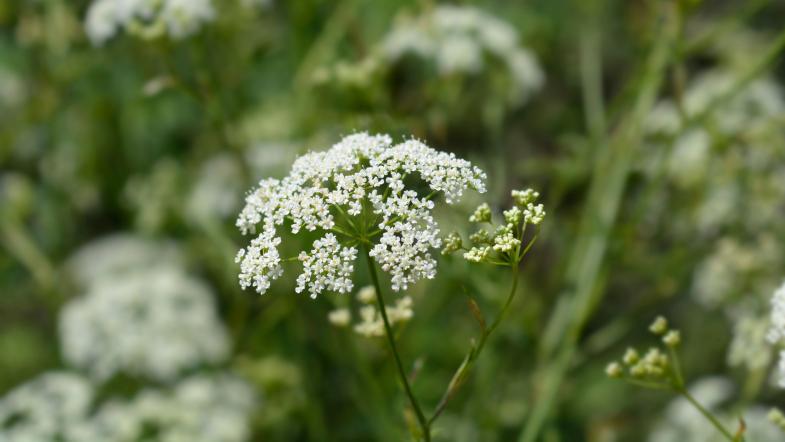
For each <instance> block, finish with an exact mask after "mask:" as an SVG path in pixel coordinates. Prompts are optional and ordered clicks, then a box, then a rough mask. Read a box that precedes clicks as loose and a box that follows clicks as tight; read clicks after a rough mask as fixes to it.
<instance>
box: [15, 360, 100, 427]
mask: <svg viewBox="0 0 785 442" xmlns="http://www.w3.org/2000/svg"><path fill="white" fill-rule="evenodd" d="M92 401H93V386H92V385H91V384H90V382H89V381H88V380H86V379H84V378H82V377H81V376H79V375H76V374H72V373H67V372H50V373H46V374H43V375H41V376H39V377H38V378H36V379H34V380H32V381H30V382H28V383H26V384H22V385H20V386H18V387H16V388H15V389H14V390H11V391H10V392H9V393H8V394H6V395H5V396H4V397H3V398H2V399H0V440H2V441H5V442H17V441H18V442H22V441H54V440H62V441H90V440H91V439H89V438H88V437H86V436H87V434H89V432H90V429H89V428H87V426H86V425H85V423H84V421H85V416H86V415H87V413H88V412H89V410H90V407H91V406H92ZM92 440H94V439H92Z"/></svg>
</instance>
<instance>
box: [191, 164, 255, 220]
mask: <svg viewBox="0 0 785 442" xmlns="http://www.w3.org/2000/svg"><path fill="white" fill-rule="evenodd" d="M241 176H242V173H241V168H240V165H239V164H238V163H237V161H236V160H235V159H234V158H233V157H232V156H231V155H229V154H226V153H223V154H219V155H216V156H214V157H212V158H209V159H208V160H207V161H205V162H204V164H203V165H202V167H201V168H200V170H199V173H198V174H197V176H196V178H195V180H194V183H195V184H194V186H193V188H192V190H191V192H190V194H189V195H188V199H187V200H186V204H185V206H186V207H185V211H186V213H187V215H188V217H189V218H192V219H194V220H196V221H208V222H209V221H213V220H225V219H227V218H229V217H230V216H234V214H235V213H237V210H238V208H239V205H240V202H241V200H240V195H239V193H240V192H241V190H242V187H243V184H242V179H241V178H240V177H241Z"/></svg>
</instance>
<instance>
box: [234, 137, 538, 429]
mask: <svg viewBox="0 0 785 442" xmlns="http://www.w3.org/2000/svg"><path fill="white" fill-rule="evenodd" d="M485 179H486V176H485V173H484V172H483V171H482V170H480V169H479V168H477V167H476V166H473V165H472V164H471V163H470V162H468V161H466V160H463V159H460V158H457V157H456V156H455V155H454V154H450V153H444V152H439V151H436V150H434V149H432V148H430V147H428V146H427V145H425V144H424V143H422V142H420V141H418V140H415V139H408V140H405V141H403V142H401V143H399V144H393V142H392V139H391V138H390V137H389V136H387V135H370V134H367V133H356V134H353V135H349V136H347V137H345V138H343V139H342V140H341V141H340V142H338V143H337V144H335V145H334V146H333V147H332V148H331V149H329V150H327V151H324V152H312V153H308V154H306V155H304V156H301V157H299V158H298V159H297V160H296V161H295V162H294V165H293V166H292V170H291V172H290V173H289V175H287V176H286V177H284V178H283V179H280V180H278V179H263V180H262V181H261V182H260V183H259V185H258V187H257V188H256V189H254V190H253V191H252V192H251V193H249V194H248V196H247V197H246V206H245V208H244V209H243V210H242V212H241V213H240V215H239V217H238V219H237V226H238V227H239V228H240V230H241V231H242V232H243V233H244V234H253V235H255V237H253V238H252V239H251V241H250V243H249V244H248V245H247V246H246V247H245V248H243V249H241V250H240V251H239V253H238V254H237V257H236V261H237V262H238V263H239V265H240V274H239V281H240V285H241V286H242V287H243V288H249V287H253V288H254V289H255V290H256V291H257V292H258V293H260V294H264V293H266V292H267V291H268V290H269V288H270V286H271V284H272V282H273V281H274V280H275V279H277V278H279V277H280V276H281V275H282V274H283V272H284V265H285V264H286V263H293V262H299V263H300V265H301V266H302V273H300V275H299V276H298V278H297V286H296V288H295V291H296V292H298V293H301V292H307V293H309V295H310V297H311V298H316V297H318V296H319V295H320V294H322V293H324V292H334V293H343V294H346V293H350V292H352V291H353V289H354V277H353V276H354V265H355V261H356V259H357V257H358V255H363V257H364V258H365V261H366V263H367V265H368V269H369V273H370V278H371V280H372V286H370V287H365V288H362V289H361V290H359V292H358V294H357V296H358V299H359V300H360V302H361V303H363V304H365V305H363V306H362V307H361V308H360V311H359V316H360V322H358V323H356V324H355V325H354V327H353V328H354V330H355V331H356V332H357V333H359V334H361V335H364V336H369V337H372V336H382V335H384V336H386V337H387V340H388V343H389V345H390V348H391V350H392V353H393V356H394V359H395V362H396V366H397V369H398V374H399V376H400V380H401V383H402V384H403V386H404V389H405V391H406V394H407V396H408V398H409V401H410V403H411V406H412V409H413V410H414V414H415V415H416V418H417V421H418V424H419V432H418V433H417V436H418V437H422V438H423V439H424V440H426V441H428V440H430V427H431V424H432V423H433V421H434V420H435V419H436V418H437V417H438V416H439V414H440V413H441V410H443V408H444V406H445V405H446V402H447V400H446V399H443V400H442V402H441V403H440V404H439V405H438V406H437V408H436V411H435V412H434V415H433V417H431V418H430V419H426V417H425V414H424V413H423V410H422V407H421V406H420V404H419V402H418V401H417V399H416V398H415V397H414V394H413V392H412V390H411V387H410V385H409V380H408V376H407V374H406V370H405V369H404V366H403V363H402V362H401V357H400V355H399V353H398V350H397V348H396V343H395V337H394V333H393V329H392V327H393V325H394V324H395V323H398V322H405V321H408V320H409V319H411V318H412V317H413V314H414V313H413V310H412V303H413V301H412V299H411V298H410V297H408V296H404V297H402V298H400V299H399V300H397V301H396V302H395V304H394V305H392V306H390V305H387V304H386V303H385V301H384V297H383V294H382V293H383V292H382V284H381V280H380V277H379V274H378V272H377V266H378V267H379V268H380V269H381V270H382V271H383V272H385V273H386V274H387V275H388V277H389V282H390V288H391V289H392V290H393V291H395V292H401V291H405V290H407V289H408V288H409V287H410V286H411V285H412V284H414V283H416V282H418V281H419V280H422V279H432V278H434V277H435V275H436V267H437V262H436V258H435V257H434V256H433V251H434V250H436V249H438V248H440V247H442V246H444V249H443V251H444V252H448V251H456V250H459V249H462V248H463V246H462V242H461V240H460V237H459V236H457V234H451V235H449V236H447V237H446V238H445V239H444V240H443V239H442V237H441V236H440V229H439V226H438V224H437V223H436V221H435V219H434V218H433V213H432V212H433V209H434V207H435V201H436V199H437V198H443V200H444V201H445V202H446V203H447V204H453V203H455V202H457V201H458V200H459V199H460V198H461V197H462V195H463V194H464V192H465V191H467V190H469V189H473V190H476V191H478V192H480V193H482V192H484V191H485ZM513 197H514V198H515V200H516V205H515V206H514V207H513V208H512V209H510V210H509V211H507V212H505V224H504V225H503V226H500V228H499V229H498V230H497V232H496V233H494V234H493V235H489V237H488V238H489V239H490V240H491V241H492V242H491V243H490V244H489V247H492V246H493V245H494V244H496V245H498V246H499V247H498V248H496V249H495V250H494V252H493V253H490V252H489V253H487V254H486V256H485V258H487V261H488V262H494V263H497V262H498V263H501V264H504V265H508V266H510V267H511V268H513V274H514V283H513V289H512V292H511V294H510V297H509V298H508V300H507V303H506V304H505V307H504V310H506V309H507V307H509V303H510V301H511V300H512V297H513V295H514V293H515V287H517V272H518V264H519V263H520V260H521V258H522V257H523V255H525V253H526V251H528V248H529V247H530V246H531V245H532V244H533V240H532V241H530V242H529V243H528V245H527V246H525V247H524V246H523V245H522V244H523V243H522V238H523V235H524V232H525V230H526V226H527V225H537V224H539V223H540V222H541V221H542V217H543V216H544V211H543V209H542V206H541V205H537V206H535V205H534V204H533V202H534V200H535V199H536V197H537V194H536V192H533V191H527V192H522V193H515V192H514V193H513ZM486 207H487V206H486ZM488 210H489V209H488ZM481 215H482V216H481V217H482V222H490V214H489V213H488V214H487V215H488V216H486V214H485V213H484V212H483V213H482V214H481ZM473 218H475V216H473ZM477 221H480V219H479V218H477ZM284 230H289V231H290V232H291V233H292V234H298V233H302V232H303V231H307V232H313V234H316V235H317V236H318V237H317V239H316V240H314V241H313V244H312V247H311V249H310V250H308V251H302V252H300V253H299V254H298V255H297V256H291V257H281V256H280V253H279V246H280V245H281V243H282V241H283V239H282V236H281V233H282V231H284ZM478 246H482V247H485V246H484V245H478ZM469 253H470V251H467V252H466V254H467V259H469V257H468V255H469ZM491 256H495V257H496V258H495V259H491ZM485 258H483V259H469V260H470V261H474V262H484V260H485ZM373 300H375V301H376V306H373V305H372V304H371V302H373ZM328 318H329V320H330V322H331V323H333V324H334V325H337V326H348V325H349V324H350V323H351V320H352V316H351V312H350V311H349V310H347V309H337V310H333V311H332V312H331V313H330V314H329V317H328ZM498 319H501V316H500V317H499V318H498ZM497 322H498V321H497ZM495 325H497V324H496V323H494V325H492V326H491V327H490V330H492V329H493V328H494V327H495ZM490 330H489V331H488V333H487V334H488V335H489V334H490ZM486 338H487V335H484V336H483V338H482V340H481V342H480V344H479V345H478V346H476V347H475V346H473V347H472V350H471V351H470V356H468V357H467V359H470V360H471V361H473V360H474V358H475V357H476V355H477V354H479V350H480V349H481V348H482V345H483V344H484V342H485V339H486ZM468 365H469V364H467V362H466V361H464V363H463V364H462V366H461V367H462V368H460V369H459V370H458V373H456V377H457V378H460V379H461V380H462V379H463V377H464V376H465V373H467V372H468V370H467V368H468ZM457 385H458V383H457V382H456V381H455V379H454V380H453V382H451V384H450V386H449V387H448V390H447V393H445V398H449V397H451V396H452V394H453V393H454V391H455V389H456V388H457Z"/></svg>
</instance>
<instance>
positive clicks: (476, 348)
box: [428, 240, 534, 425]
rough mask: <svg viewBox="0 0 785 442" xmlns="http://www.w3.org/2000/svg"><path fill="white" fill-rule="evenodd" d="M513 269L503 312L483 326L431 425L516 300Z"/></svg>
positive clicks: (515, 270)
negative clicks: (487, 325)
mask: <svg viewBox="0 0 785 442" xmlns="http://www.w3.org/2000/svg"><path fill="white" fill-rule="evenodd" d="M532 243H534V240H532V241H531V242H530V243H529V246H531V244H532ZM528 249H529V247H528V246H527V247H526V250H528ZM511 268H512V286H511V287H510V293H509V294H508V295H507V299H506V300H505V302H504V305H503V306H502V308H501V310H499V314H498V315H496V318H495V319H494V320H493V322H491V325H490V326H489V327H487V328H486V327H484V326H483V328H482V334H481V335H480V340H479V341H478V343H477V344H476V345H472V347H471V348H470V349H469V352H468V353H467V354H466V356H465V357H464V358H463V362H461V365H460V366H459V367H458V369H457V370H455V374H453V376H452V379H451V380H450V383H449V385H448V386H447V390H446V391H445V392H444V394H443V395H442V398H441V400H440V401H439V404H438V405H437V406H436V409H435V410H434V412H433V415H432V416H431V418H430V419H429V420H428V423H429V425H430V424H433V422H434V421H436V419H437V418H438V417H439V416H440V415H441V414H442V412H443V411H444V409H445V408H446V407H447V404H448V403H449V402H450V400H451V399H452V398H453V396H454V395H455V393H456V392H457V391H458V389H459V388H460V387H461V385H462V384H463V381H464V379H466V376H467V375H468V374H469V370H471V368H472V366H473V365H474V362H475V361H476V360H477V358H478V357H479V356H480V353H481V352H482V349H483V348H484V347H485V343H486V342H487V340H488V337H489V336H490V335H491V334H492V333H493V331H494V330H496V328H497V327H498V326H499V324H500V323H501V321H502V319H504V316H505V314H506V313H507V310H508V309H509V308H510V304H512V300H513V299H514V298H515V293H516V292H517V290H518V281H519V279H520V278H519V269H518V263H514V264H511Z"/></svg>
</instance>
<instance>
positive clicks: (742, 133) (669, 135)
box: [643, 68, 785, 370]
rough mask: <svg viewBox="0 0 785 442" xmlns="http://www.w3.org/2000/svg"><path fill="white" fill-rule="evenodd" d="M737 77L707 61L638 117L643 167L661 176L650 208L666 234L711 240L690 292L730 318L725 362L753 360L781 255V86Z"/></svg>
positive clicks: (762, 356) (784, 107)
mask: <svg viewBox="0 0 785 442" xmlns="http://www.w3.org/2000/svg"><path fill="white" fill-rule="evenodd" d="M740 80H741V78H740V77H739V75H737V74H736V73H735V72H734V71H732V70H730V69H728V68H716V69H714V70H711V71H708V72H706V73H704V74H702V75H700V76H698V77H697V78H696V79H695V80H694V81H693V82H691V83H690V84H689V85H688V87H687V88H686V89H685V91H684V93H683V96H682V99H681V100H675V99H674V100H664V101H662V102H660V103H659V104H658V105H657V106H656V107H655V109H654V110H653V112H652V113H651V114H650V116H649V119H648V121H647V123H646V131H647V138H646V145H645V147H646V151H645V152H644V155H645V157H644V164H645V166H643V167H644V172H645V173H646V174H648V175H649V176H650V177H651V178H652V179H654V180H657V179H660V178H665V180H666V183H667V187H666V188H665V189H666V190H665V191H659V192H658V194H659V195H660V198H661V201H660V202H659V203H658V204H659V206H660V207H661V208H663V209H664V208H665V207H667V210H659V211H658V210H653V211H651V213H652V214H656V215H657V216H659V217H660V218H661V220H662V223H663V225H665V226H666V228H667V230H668V232H669V234H671V235H673V237H674V240H675V241H682V240H687V239H694V238H695V237H696V235H697V236H698V237H700V238H701V239H703V241H702V242H699V243H696V247H698V248H700V247H701V245H702V244H712V245H713V246H712V247H711V248H710V249H708V250H707V251H706V252H705V254H704V258H703V260H702V261H698V263H697V265H696V267H695V271H694V274H693V283H692V294H693V295H694V296H695V297H696V299H697V300H698V301H699V302H701V303H702V304H704V305H706V306H707V307H710V308H722V309H723V310H724V312H725V313H726V314H727V316H728V317H729V319H730V320H731V321H733V323H734V336H733V341H732V342H731V345H730V349H729V354H728V361H729V363H730V364H731V365H734V366H739V365H742V366H746V367H747V368H749V369H753V370H763V369H765V368H766V367H767V365H768V363H769V361H770V359H771V358H770V355H771V349H770V346H769V344H768V343H767V342H766V340H765V339H764V336H765V333H763V330H765V328H766V327H767V319H766V316H767V302H766V301H767V299H768V294H769V293H771V292H772V290H773V289H774V287H776V284H777V282H778V281H777V278H779V277H780V275H779V274H777V273H776V272H778V271H779V270H777V269H781V268H782V265H784V264H785V254H784V253H783V250H782V248H781V247H780V246H779V244H780V241H779V239H778V238H780V237H782V235H783V234H785V230H783V228H782V226H783V225H782V222H781V220H782V218H783V216H784V215H785V132H783V131H782V130H781V125H782V121H783V119H785V96H783V91H782V89H781V88H780V86H779V85H778V84H777V83H775V82H774V81H773V80H772V79H769V78H766V77H764V78H760V79H757V80H754V81H752V82H750V83H748V84H742V83H740ZM737 88H738V89H737ZM734 91H735V92H734ZM730 93H733V95H731V96H729V98H727V94H730ZM717 100H720V101H717Z"/></svg>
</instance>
